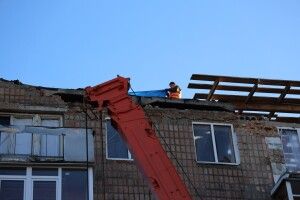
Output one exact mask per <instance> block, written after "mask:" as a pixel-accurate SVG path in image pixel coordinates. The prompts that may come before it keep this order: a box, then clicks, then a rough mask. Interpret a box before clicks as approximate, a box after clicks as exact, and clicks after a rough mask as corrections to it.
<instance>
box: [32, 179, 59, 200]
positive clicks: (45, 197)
mask: <svg viewBox="0 0 300 200" xmlns="http://www.w3.org/2000/svg"><path fill="white" fill-rule="evenodd" d="M33 200H56V182H55V181H33Z"/></svg>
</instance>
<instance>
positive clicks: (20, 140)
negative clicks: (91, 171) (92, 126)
mask: <svg viewBox="0 0 300 200" xmlns="http://www.w3.org/2000/svg"><path fill="white" fill-rule="evenodd" d="M85 134H86V132H85V129H80V128H79V129H78V128H54V127H37V126H9V127H3V126H0V156H1V157H2V158H4V157H5V158H11V159H14V158H16V157H27V158H28V157H30V159H31V160H39V161H43V160H44V161H49V160H52V161H79V162H80V161H86V144H88V152H89V154H88V155H89V161H93V160H94V155H93V154H94V149H93V148H94V142H93V135H92V130H88V142H86V139H85V138H86V135H85Z"/></svg>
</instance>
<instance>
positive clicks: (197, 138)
mask: <svg viewBox="0 0 300 200" xmlns="http://www.w3.org/2000/svg"><path fill="white" fill-rule="evenodd" d="M193 132H194V142H195V148H196V160H197V162H201V163H220V164H238V161H239V156H238V152H237V142H236V137H235V134H234V133H233V127H232V125H224V124H206V123H193Z"/></svg>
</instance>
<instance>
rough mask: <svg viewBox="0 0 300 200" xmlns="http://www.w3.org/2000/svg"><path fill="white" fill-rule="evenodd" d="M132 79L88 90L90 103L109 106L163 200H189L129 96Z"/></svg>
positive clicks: (146, 121)
mask: <svg viewBox="0 0 300 200" xmlns="http://www.w3.org/2000/svg"><path fill="white" fill-rule="evenodd" d="M128 89H129V79H126V78H123V77H117V78H115V79H113V80H110V81H108V82H105V83H103V84H100V85H97V86H95V87H87V88H86V93H87V96H88V98H89V99H90V100H91V101H96V102H97V103H98V105H99V107H98V109H99V110H102V108H103V107H107V109H108V113H109V115H110V117H111V121H112V124H113V125H114V127H115V128H116V129H117V130H118V132H119V133H120V134H121V136H122V138H123V139H124V140H125V142H126V143H127V145H128V148H129V149H130V151H131V153H133V155H134V160H135V162H136V163H137V165H138V167H139V169H140V170H141V171H142V173H143V174H144V175H145V177H146V179H147V181H148V183H149V185H150V187H151V189H152V191H153V192H154V193H155V195H156V197H157V198H158V199H160V200H169V199H172V200H183V199H184V200H190V199H192V198H191V196H190V194H189V192H188V189H187V188H186V186H185V184H184V183H183V181H182V180H181V178H180V176H179V174H178V173H177V171H176V169H175V167H174V166H173V165H172V162H171V160H170V159H169V158H168V156H167V154H166V152H165V151H164V149H163V148H162V146H161V144H160V142H159V139H158V138H157V136H156V135H155V131H154V130H153V128H152V126H151V123H150V121H149V119H148V118H147V117H146V115H145V113H144V110H143V108H142V107H141V106H140V105H138V104H137V103H135V102H134V101H133V100H132V99H131V97H130V96H129V95H128Z"/></svg>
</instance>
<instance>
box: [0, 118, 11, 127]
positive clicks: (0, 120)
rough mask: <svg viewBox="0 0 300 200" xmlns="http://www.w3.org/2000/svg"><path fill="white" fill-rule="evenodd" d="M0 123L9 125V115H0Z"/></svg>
mask: <svg viewBox="0 0 300 200" xmlns="http://www.w3.org/2000/svg"><path fill="white" fill-rule="evenodd" d="M0 125H2V126H9V125H10V117H9V116H0Z"/></svg>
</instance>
